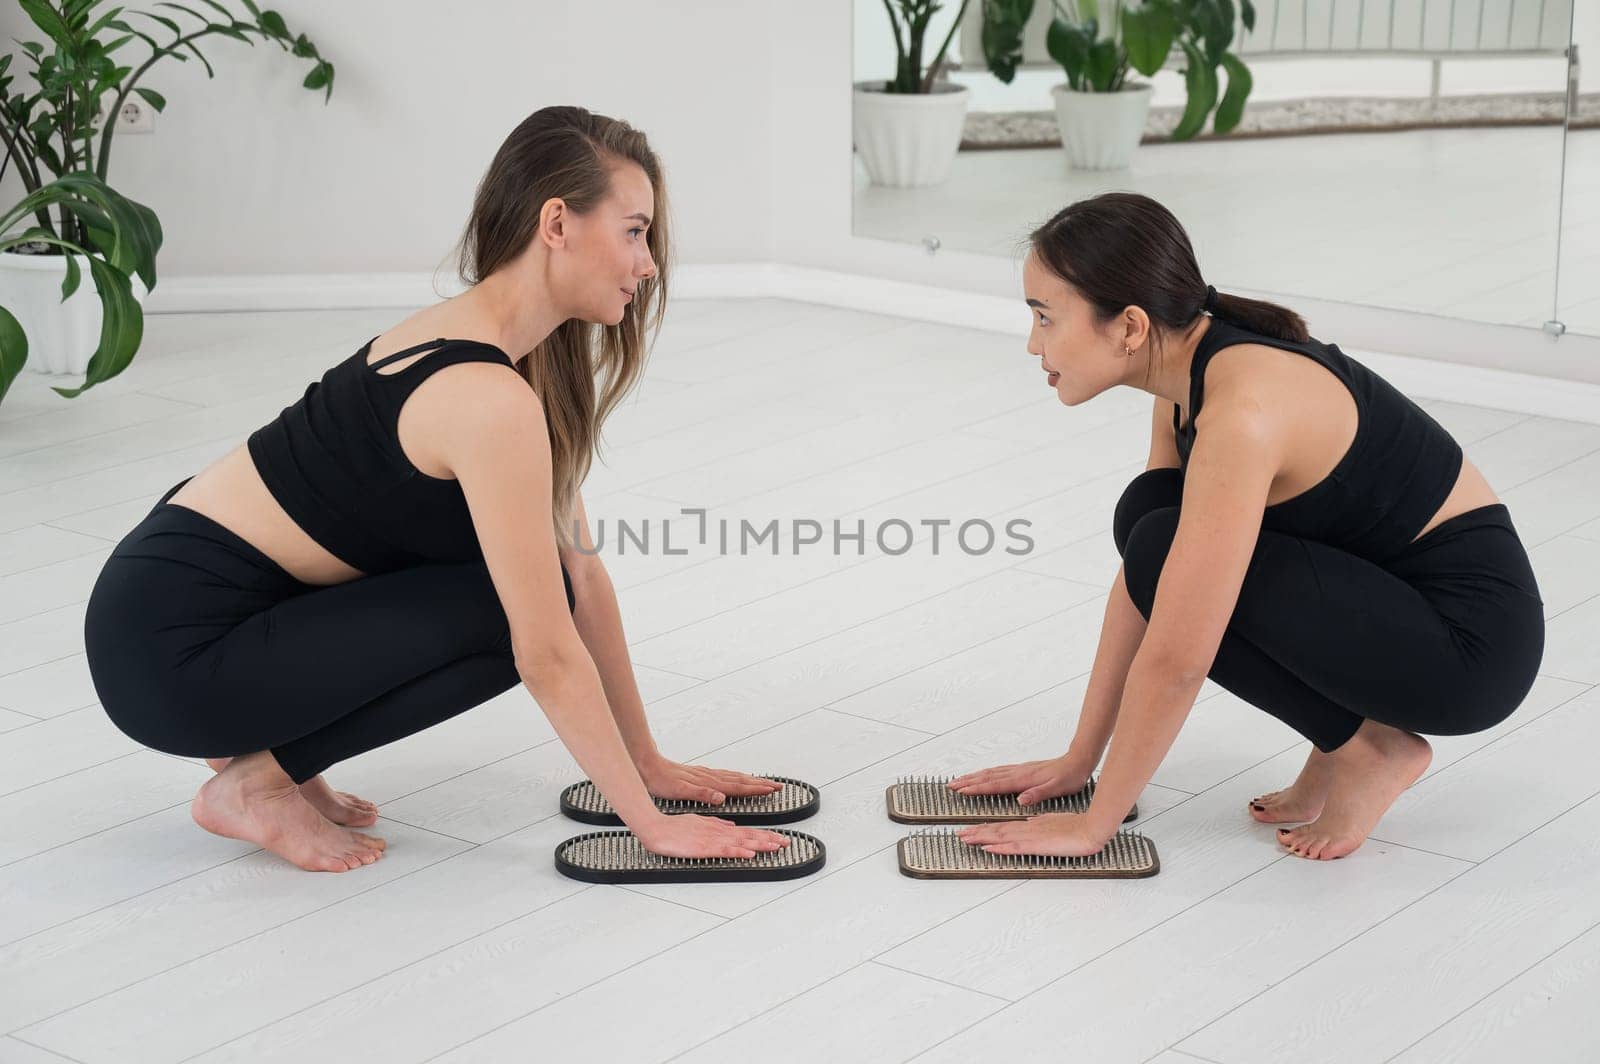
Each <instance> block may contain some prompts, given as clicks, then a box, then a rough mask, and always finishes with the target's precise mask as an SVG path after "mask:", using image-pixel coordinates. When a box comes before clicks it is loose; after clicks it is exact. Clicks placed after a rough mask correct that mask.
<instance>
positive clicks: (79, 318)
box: [0, 252, 146, 376]
mask: <svg viewBox="0 0 1600 1064" xmlns="http://www.w3.org/2000/svg"><path fill="white" fill-rule="evenodd" d="M73 258H75V259H77V260H78V266H79V268H80V269H81V270H82V274H81V278H82V279H81V280H80V281H79V282H78V290H77V291H76V292H73V293H72V296H71V298H69V299H68V300H67V301H66V302H65V303H63V302H61V283H62V282H63V281H65V280H66V278H67V262H66V256H65V255H18V254H14V253H12V252H0V307H5V308H6V309H7V310H9V311H10V312H11V314H12V316H13V317H15V318H16V319H17V323H18V324H19V325H21V326H22V331H23V334H24V335H26V336H27V338H28V361H27V362H26V363H24V365H25V366H26V368H28V369H31V370H33V371H34V372H35V373H58V374H69V375H75V376H82V375H83V374H84V373H85V372H86V371H87V370H88V368H89V357H90V356H91V355H93V354H94V350H95V348H97V347H99V346H100V321H101V313H102V311H101V308H100V293H99V291H98V290H96V289H95V286H94V279H93V278H92V277H90V276H89V259H88V257H87V256H84V255H74V256H73ZM132 281H133V297H134V298H135V299H137V300H138V301H139V302H140V304H141V305H142V304H143V302H144V297H145V294H146V293H145V287H144V282H142V281H140V280H139V278H138V277H134V278H132Z"/></svg>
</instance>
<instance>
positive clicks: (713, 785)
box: [636, 755, 783, 805]
mask: <svg viewBox="0 0 1600 1064" xmlns="http://www.w3.org/2000/svg"><path fill="white" fill-rule="evenodd" d="M636 767H637V768H638V769H639V777H640V778H641V779H643V780H644V785H645V789H646V790H648V791H649V792H650V793H651V794H652V795H654V796H655V797H657V798H671V799H679V800H682V801H689V802H705V803H707V804H709V805H721V804H722V803H723V802H724V801H725V800H726V799H728V798H736V797H747V796H750V795H762V794H771V793H773V792H774V791H778V790H782V789H783V784H781V783H779V782H777V781H776V780H769V779H763V778H761V777H760V776H752V775H750V774H749V773H746V772H734V771H732V770H731V769H721V768H706V767H705V766H704V765H684V764H680V763H678V762H676V761H669V760H668V759H667V758H664V757H661V756H659V755H657V756H655V757H653V758H649V759H647V760H645V761H644V762H643V763H642V764H639V765H637V766H636Z"/></svg>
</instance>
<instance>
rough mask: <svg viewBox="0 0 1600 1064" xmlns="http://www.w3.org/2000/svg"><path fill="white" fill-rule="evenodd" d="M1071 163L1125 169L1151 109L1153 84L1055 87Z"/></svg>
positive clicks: (1077, 167)
mask: <svg viewBox="0 0 1600 1064" xmlns="http://www.w3.org/2000/svg"><path fill="white" fill-rule="evenodd" d="M1051 94H1052V95H1053V96H1055V100H1056V124H1057V125H1058V126H1059V127H1060V128H1061V147H1062V148H1064V149H1065V150H1066V153H1067V165H1069V166H1071V167H1072V168H1073V169H1075V170H1121V169H1124V168H1126V167H1127V165H1128V164H1129V163H1130V162H1132V161H1133V153H1134V150H1135V149H1136V148H1138V147H1139V141H1140V140H1141V139H1143V137H1144V123H1145V118H1146V116H1148V115H1149V113H1150V94H1151V87H1150V85H1148V84H1133V85H1126V86H1125V87H1124V88H1123V89H1122V91H1120V92H1078V91H1076V90H1075V89H1072V88H1070V87H1068V86H1066V85H1057V86H1056V87H1055V88H1054V89H1052V90H1051Z"/></svg>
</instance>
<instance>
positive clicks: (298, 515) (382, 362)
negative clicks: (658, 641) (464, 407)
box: [247, 336, 575, 609]
mask: <svg viewBox="0 0 1600 1064" xmlns="http://www.w3.org/2000/svg"><path fill="white" fill-rule="evenodd" d="M375 340H377V337H376V336H374V337H373V338H372V340H368V341H367V342H366V343H365V344H363V345H361V350H359V351H357V352H356V353H355V354H354V355H352V356H351V357H349V358H347V359H345V360H344V361H343V362H340V363H339V364H337V365H335V366H333V367H332V368H330V369H329V370H328V371H327V372H326V373H324V374H323V375H322V379H321V380H319V381H313V382H312V383H311V384H310V386H308V387H307V388H306V392H305V394H304V395H303V396H301V397H300V398H299V399H298V400H296V401H295V402H294V403H293V404H292V405H290V406H287V407H285V408H284V409H283V411H282V413H280V414H279V415H278V416H277V417H276V418H274V419H273V420H272V421H270V422H268V423H267V424H266V425H263V426H262V427H261V428H259V429H257V430H256V431H255V432H253V433H251V434H250V439H249V441H248V444H247V446H248V447H249V451H250V458H251V460H252V461H254V463H255V467H256V471H257V472H258V473H260V475H261V479H262V481H263V482H264V483H265V484H266V486H267V490H268V491H269V492H271V493H272V497H273V498H274V499H276V500H277V501H278V504H279V505H280V506H282V507H283V509H284V511H285V512H286V513H287V514H288V515H289V517H290V518H292V519H293V520H294V523H295V524H297V525H299V526H300V527H301V528H302V529H304V530H305V532H306V534H307V535H309V536H310V537H311V538H312V539H314V540H316V542H317V543H318V544H320V545H321V546H322V547H324V548H326V549H327V550H328V552H329V553H331V554H333V555H334V556H335V557H337V558H339V559H340V560H341V561H343V562H345V563H346V564H347V565H350V566H352V567H353V568H356V569H360V570H361V571H362V572H363V573H365V574H367V575H369V576H370V575H373V574H376V573H385V572H392V571H393V570H396V569H403V568H407V567H409V566H412V565H418V564H426V563H429V562H466V561H481V560H482V559H483V548H482V547H481V546H480V545H479V543H478V534H477V531H476V530H475V529H474V528H473V525H472V515H471V513H470V512H469V511H468V509H467V499H466V495H465V494H464V493H463V492H462V490H461V485H460V483H459V482H457V481H456V480H454V479H453V478H452V479H445V478H440V477H434V476H430V475H428V474H427V473H424V472H422V471H421V470H420V469H418V468H416V467H415V466H413V465H412V464H411V460H410V459H408V458H407V457H406V454H405V451H404V450H402V449H401V447H400V437H399V434H398V425H399V421H400V408H401V406H402V405H404V403H405V401H406V398H407V397H408V396H410V394H411V393H412V392H413V391H415V390H416V388H417V386H418V385H420V384H421V383H422V382H423V381H425V380H427V379H428V378H429V377H430V376H432V375H433V374H435V373H437V372H439V370H441V369H443V368H445V367H446V366H453V365H456V364H457V363H461V362H496V363H499V364H500V365H503V366H505V367H506V368H508V369H510V370H511V371H512V372H516V367H515V366H513V365H512V362H511V359H510V358H509V357H507V355H506V353H505V352H504V351H502V350H500V348H498V347H495V346H494V345H493V344H487V343H483V342H481V341H477V340H446V339H438V340H430V341H428V342H427V343H423V344H418V345H416V346H415V347H408V348H406V349H405V350H404V351H397V352H395V353H394V354H392V355H388V356H385V357H384V358H381V359H379V360H378V361H376V362H374V363H373V364H372V365H370V366H369V365H367V352H368V351H370V350H371V349H372V344H373V341H375ZM430 349H431V351H430ZM420 351H430V353H429V354H426V355H424V356H423V357H421V358H419V359H417V361H415V362H413V363H412V364H411V365H409V366H407V367H406V368H404V369H402V370H398V371H396V372H394V373H390V374H382V373H379V372H378V370H379V369H380V368H381V367H383V366H386V365H388V364H389V363H391V362H398V361H400V360H401V359H404V358H408V357H410V356H411V355H415V354H417V353H418V352H420ZM561 579H562V582H563V584H564V585H565V586H566V592H567V607H568V608H569V609H573V608H575V602H574V599H573V594H572V580H571V578H570V577H569V576H568V574H567V569H566V566H565V565H563V566H562V567H561Z"/></svg>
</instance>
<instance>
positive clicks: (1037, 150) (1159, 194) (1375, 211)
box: [853, 0, 1600, 328]
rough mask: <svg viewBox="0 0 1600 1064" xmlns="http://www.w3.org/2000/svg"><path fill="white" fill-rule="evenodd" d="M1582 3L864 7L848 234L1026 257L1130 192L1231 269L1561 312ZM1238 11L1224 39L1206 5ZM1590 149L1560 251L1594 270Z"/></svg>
mask: <svg viewBox="0 0 1600 1064" xmlns="http://www.w3.org/2000/svg"><path fill="white" fill-rule="evenodd" d="M1575 3H1576V4H1578V5H1580V6H1581V7H1582V8H1583V9H1584V12H1583V18H1584V19H1585V20H1586V21H1587V22H1589V23H1592V22H1593V21H1594V18H1593V14H1594V10H1595V8H1596V7H1597V6H1600V0H1257V2H1256V3H1255V5H1254V7H1253V10H1252V11H1251V12H1250V16H1251V25H1250V26H1249V28H1247V27H1246V24H1245V20H1246V12H1245V9H1244V7H1243V4H1242V0H1240V2H1239V4H1238V5H1237V6H1235V5H1234V4H1227V3H1224V4H1221V5H1214V4H1198V3H1193V2H1185V0H1142V2H1132V0H1054V2H1052V0H1034V2H1032V3H1029V2H1028V0H967V3H966V4H965V5H963V4H962V3H961V0H939V6H938V9H937V10H935V11H933V12H932V14H931V16H929V15H928V14H927V9H928V8H929V7H930V4H929V3H927V2H926V0H887V3H885V0H855V42H854V56H855V81H856V88H855V93H854V101H855V113H854V130H853V132H854V147H855V151H854V155H853V166H854V171H855V192H854V232H855V234H856V235H857V236H866V237H876V238H881V239H888V240H903V241H910V242H915V243H923V244H926V245H927V246H928V247H930V249H935V248H951V249H961V250H964V251H976V252H981V253H989V254H995V255H1013V254H1015V253H1016V251H1017V247H1018V243H1019V241H1020V240H1021V239H1022V238H1024V237H1025V236H1026V234H1027V232H1028V231H1029V229H1030V228H1031V227H1032V226H1033V225H1036V224H1037V223H1039V222H1041V221H1043V220H1044V219H1045V218H1047V217H1048V216H1049V215H1050V214H1051V213H1053V212H1054V211H1056V210H1057V209H1059V208H1060V207H1062V206H1064V205H1066V204H1067V203H1070V202H1072V201H1074V200H1078V199H1082V198H1084V197H1086V196H1091V195H1094V194H1096V193H1099V192H1102V191H1106V190H1109V189H1122V190H1130V191H1137V192H1142V193H1145V194H1147V195H1150V196H1153V197H1155V198H1156V199H1158V200H1160V201H1161V202H1162V203H1164V204H1166V205H1167V206H1168V207H1169V208H1170V209H1172V210H1173V212H1174V213H1175V214H1176V215H1177V216H1178V218H1179V219H1180V220H1181V221H1182V222H1183V223H1184V225H1185V227H1186V228H1187V229H1188V231H1189V234H1190V237H1191V238H1192V239H1193V241H1194V244H1195V250H1196V253H1197V255H1198V257H1199V259H1200V264H1201V268H1202V270H1204V271H1205V273H1206V274H1207V277H1208V279H1209V280H1212V281H1213V283H1215V284H1217V285H1218V287H1222V288H1227V287H1229V286H1233V287H1237V288H1247V289H1256V290H1261V291H1267V292H1273V293H1282V294H1285V295H1292V294H1302V295H1306V296H1312V297H1315V298H1318V299H1326V300H1338V301H1344V302H1350V303H1359V304H1366V305H1375V306H1383V307H1392V308H1398V309H1404V310H1411V311H1420V312H1425V313H1430V314H1438V315H1444V316H1448V317H1456V318H1466V319H1473V320H1480V321H1488V322H1496V323H1504V324H1515V325H1522V326H1528V327H1531V328H1542V327H1545V326H1546V323H1547V322H1550V321H1551V320H1552V316H1553V313H1554V310H1555V307H1556V298H1557V296H1556V284H1557V274H1556V271H1557V259H1558V248H1557V243H1558V232H1559V231H1560V229H1559V226H1560V221H1559V220H1560V218H1561V203H1560V199H1561V194H1562V184H1563V162H1562V156H1563V147H1564V137H1565V132H1566V125H1567V118H1568V115H1567V112H1568V105H1569V95H1574V94H1575V93H1576V91H1577V90H1576V89H1575V88H1573V86H1574V84H1575V80H1574V79H1575V76H1576V75H1575V72H1574V68H1573V66H1572V64H1570V63H1569V61H1568V53H1569V45H1570V44H1571V43H1572V40H1573V37H1572V33H1573V23H1574V4H1575ZM1223 9H1230V10H1232V11H1233V17H1234V23H1233V27H1232V31H1231V32H1229V31H1227V30H1225V29H1224V27H1223V25H1222V24H1221V23H1219V22H1207V21H1206V20H1205V15H1204V13H1205V12H1209V11H1217V10H1223ZM891 12H892V13H893V16H895V17H894V18H891ZM958 15H959V18H958ZM908 18H909V20H910V24H906V22H905V20H906V19H908ZM919 21H920V24H922V25H923V32H922V33H921V35H920V44H921V51H920V54H918V55H915V56H914V55H912V50H913V46H914V45H915V44H916V43H917V41H916V37H917V34H916V33H915V30H916V29H917V26H918V24H919ZM1589 32H1591V33H1592V32H1593V30H1592V28H1591V29H1590V30H1589ZM947 39H948V48H947V49H946V50H945V52H944V56H943V62H942V65H941V69H939V70H938V71H934V72H930V70H929V69H928V68H929V66H930V65H931V64H932V63H933V61H934V59H935V58H936V57H937V56H938V54H939V50H940V48H941V46H942V45H944V43H945V42H946V40H947ZM1596 51H1600V45H1597V46H1596ZM1580 54H1581V51H1580ZM1194 60H1199V61H1198V62H1197V61H1194ZM912 67H917V68H918V70H917V74H918V75H920V77H913V76H912V75H911V73H910V69H911V68H912ZM1190 68H1192V69H1190ZM1141 70H1152V71H1153V73H1151V74H1149V75H1146V74H1142V73H1140V71H1141ZM930 73H932V75H933V76H931V77H930V76H929V75H930ZM1008 74H1009V75H1010V80H1009V82H1007V81H1005V80H1002V78H1003V77H1004V76H1005V75H1008ZM1247 82H1248V84H1249V92H1248V95H1246V96H1243V99H1242V106H1241V100H1240V97H1241V95H1242V93H1241V90H1242V89H1243V88H1244V86H1245V84H1246V83H1247ZM918 89H922V90H931V91H921V92H919V91H915V90H918ZM889 90H900V91H889ZM905 90H911V91H905ZM1587 99H1589V100H1594V99H1596V97H1594V96H1592V95H1591V96H1590V97H1588V98H1587ZM1218 129H1225V130H1227V132H1222V133H1219V132H1217V130H1218ZM1586 135H1588V134H1585V133H1583V132H1581V131H1577V132H1575V139H1574V142H1573V143H1574V144H1576V143H1577V142H1578V141H1581V140H1582V139H1583V138H1584V137H1585V136H1586ZM1595 139H1596V140H1600V137H1597V138H1595ZM1567 147H1569V148H1570V147H1572V145H1567ZM1596 148H1600V144H1597V145H1596ZM1586 154H1587V155H1595V154H1596V152H1594V151H1590V152H1587V153H1585V152H1583V151H1573V152H1571V157H1570V158H1569V159H1568V171H1567V175H1566V188H1567V194H1568V196H1569V199H1570V200H1571V201H1572V205H1571V206H1570V207H1569V216H1568V228H1567V230H1566V234H1567V238H1568V242H1569V249H1570V250H1571V256H1568V257H1567V262H1568V264H1569V265H1571V264H1572V263H1573V262H1575V261H1577V260H1576V259H1575V258H1574V257H1572V256H1578V255H1580V254H1587V255H1588V256H1589V258H1590V260H1591V268H1592V267H1593V265H1594V261H1595V260H1594V255H1595V253H1596V251H1597V250H1600V249H1597V248H1596V241H1600V195H1596V194H1592V193H1591V194H1589V195H1588V196H1585V195H1584V194H1583V193H1582V192H1579V191H1577V190H1576V189H1575V187H1574V186H1575V185H1581V184H1586V185H1587V187H1588V188H1591V189H1592V188H1594V187H1596V181H1595V180H1594V178H1593V177H1592V176H1586V173H1585V171H1584V170H1583V169H1582V164H1580V159H1581V158H1582V157H1583V156H1585V155H1586ZM1586 165H1588V166H1589V167H1590V169H1589V170H1588V171H1587V174H1588V175H1593V174H1594V169H1593V167H1595V166H1597V165H1600V159H1592V160H1589V161H1588V162H1587V164H1586ZM1581 199H1588V200H1589V202H1588V203H1587V204H1586V205H1584V204H1580V203H1579V202H1578V201H1579V200H1581ZM1585 212H1587V213H1585ZM1584 219H1587V223H1586V224H1587V225H1588V227H1589V234H1588V243H1587V244H1584V239H1585V238H1584V236H1583V235H1581V234H1578V233H1575V232H1574V226H1576V225H1579V224H1584ZM1580 246H1581V247H1587V248H1588V251H1587V252H1579V251H1578V248H1579V247H1580ZM1583 287H1584V286H1583V285H1582V284H1576V285H1568V286H1566V287H1565V292H1566V295H1564V296H1563V299H1566V300H1568V301H1569V302H1570V303H1571V304H1574V305H1576V304H1580V303H1581V299H1580V298H1579V297H1580V296H1584V293H1583V292H1581V291H1579V289H1581V288H1583ZM1588 290H1589V292H1590V293H1594V294H1600V293H1596V290H1595V288H1594V286H1589V288H1588ZM1585 298H1588V297H1585ZM1589 313H1590V314H1591V315H1592V316H1594V317H1596V318H1600V303H1594V302H1591V304H1590V308H1589Z"/></svg>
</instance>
